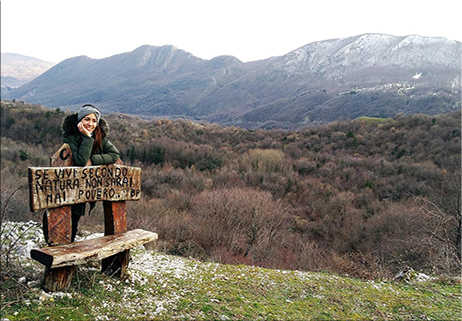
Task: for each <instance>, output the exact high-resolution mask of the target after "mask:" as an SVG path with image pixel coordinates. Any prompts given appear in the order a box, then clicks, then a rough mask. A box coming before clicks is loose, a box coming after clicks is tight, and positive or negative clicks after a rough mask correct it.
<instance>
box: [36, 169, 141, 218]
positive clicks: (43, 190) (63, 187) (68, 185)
mask: <svg viewBox="0 0 462 321" xmlns="http://www.w3.org/2000/svg"><path fill="white" fill-rule="evenodd" d="M29 192H30V198H29V199H30V210H31V211H32V212H33V211H37V210H41V209H45V208H53V207H59V206H64V205H72V204H77V203H85V202H93V201H129V200H139V199H140V198H141V168H139V167H130V166H124V165H116V164H112V165H101V166H85V167H29Z"/></svg>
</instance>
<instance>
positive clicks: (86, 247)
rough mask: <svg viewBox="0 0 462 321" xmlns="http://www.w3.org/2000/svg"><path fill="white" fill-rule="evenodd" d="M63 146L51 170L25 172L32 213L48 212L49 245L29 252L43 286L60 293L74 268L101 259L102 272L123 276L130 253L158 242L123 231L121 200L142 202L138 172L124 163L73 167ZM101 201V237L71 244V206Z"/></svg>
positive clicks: (137, 232)
mask: <svg viewBox="0 0 462 321" xmlns="http://www.w3.org/2000/svg"><path fill="white" fill-rule="evenodd" d="M72 164H73V161H72V152H71V150H70V148H69V146H68V145H67V144H63V145H62V146H61V148H60V149H59V150H58V151H57V152H56V153H55V154H54V155H53V156H52V157H51V160H50V165H51V167H42V168H40V167H30V168H29V193H30V198H29V199H30V210H31V211H37V210H41V209H46V211H45V214H44V216H43V232H44V236H45V241H46V242H47V244H48V245H49V247H46V248H43V249H34V250H31V257H32V258H33V259H35V260H37V261H38V262H40V263H42V264H44V265H45V276H44V279H43V283H42V287H43V288H44V289H45V290H46V291H60V290H63V289H65V288H67V287H68V286H69V285H70V282H71V280H72V277H73V275H74V272H75V269H76V266H77V265H80V264H84V263H87V262H91V261H95V260H102V264H101V268H102V272H104V273H106V274H109V275H115V276H119V277H121V276H123V275H124V274H125V273H126V270H127V267H128V262H129V253H130V252H129V251H130V248H133V247H135V246H137V245H141V244H146V243H150V242H153V241H155V240H157V234H156V233H153V232H149V231H144V230H141V229H137V230H133V231H127V210H126V204H125V201H130V200H139V199H140V198H141V169H140V168H137V167H129V166H124V165H122V162H121V161H118V162H117V163H116V164H113V165H102V166H86V167H72ZM92 201H103V208H104V234H105V236H103V237H100V238H96V239H92V240H86V241H79V242H74V243H71V231H72V226H71V225H72V213H71V205H73V204H77V203H84V202H92Z"/></svg>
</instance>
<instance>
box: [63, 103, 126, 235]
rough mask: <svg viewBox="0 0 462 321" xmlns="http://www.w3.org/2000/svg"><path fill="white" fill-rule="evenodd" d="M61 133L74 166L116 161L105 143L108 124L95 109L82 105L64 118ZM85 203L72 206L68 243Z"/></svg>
mask: <svg viewBox="0 0 462 321" xmlns="http://www.w3.org/2000/svg"><path fill="white" fill-rule="evenodd" d="M62 130H63V142H64V143H67V144H69V147H70V148H71V151H72V158H73V160H74V165H75V166H88V165H105V164H113V163H115V162H116V161H117V160H118V159H119V151H118V150H117V148H116V147H115V146H114V145H113V144H112V143H111V142H110V141H109V140H107V136H108V135H109V124H108V123H107V122H106V120H105V119H104V118H101V114H100V112H99V110H98V109H97V108H96V107H95V106H93V105H90V104H86V105H83V106H82V107H81V108H80V109H79V111H78V112H77V113H74V114H71V115H68V116H66V117H65V118H64V120H63V124H62ZM85 204H86V203H80V204H75V205H72V236H71V241H72V242H74V240H75V236H76V234H77V225H78V223H79V219H80V217H81V216H82V215H85V207H86V205H85ZM94 207H95V202H92V203H90V212H91V210H92V209H93V208H94Z"/></svg>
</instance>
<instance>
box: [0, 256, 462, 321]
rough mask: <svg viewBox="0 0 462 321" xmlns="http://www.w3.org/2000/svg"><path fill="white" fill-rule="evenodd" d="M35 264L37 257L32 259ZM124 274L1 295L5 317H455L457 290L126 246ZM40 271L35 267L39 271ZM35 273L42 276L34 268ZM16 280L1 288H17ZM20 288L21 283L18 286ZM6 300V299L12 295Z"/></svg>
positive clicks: (85, 273)
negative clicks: (16, 297)
mask: <svg viewBox="0 0 462 321" xmlns="http://www.w3.org/2000/svg"><path fill="white" fill-rule="evenodd" d="M33 263H34V264H35V262H33ZM130 264H131V265H130V270H129V271H130V272H129V275H128V276H127V277H126V278H124V279H122V280H119V279H115V278H110V277H107V276H104V275H101V274H100V273H99V272H98V270H97V269H96V268H91V267H85V268H84V267H80V268H79V272H78V274H77V277H74V280H73V284H72V287H71V288H70V289H69V290H67V291H66V292H65V293H54V294H48V293H45V292H43V291H42V290H40V289H39V288H37V287H35V288H32V289H31V290H28V291H27V292H24V294H23V297H22V298H21V300H20V301H19V302H13V303H12V304H9V305H8V306H7V304H8V303H9V300H8V299H9V298H8V296H7V298H6V299H4V302H3V303H4V305H5V306H4V309H3V310H2V312H3V315H2V317H7V318H8V319H9V320H63V319H65V320H172V319H175V320H176V319H178V320H458V319H460V316H461V313H460V303H461V287H460V283H459V284H456V285H448V284H446V285H444V284H440V283H438V282H435V281H427V282H421V283H413V284H406V283H398V282H392V281H388V282H385V281H384V282H382V281H367V280H360V279H355V278H349V277H344V276H337V275H332V274H325V273H310V272H299V271H281V270H268V269H263V268H258V267H250V266H232V265H220V264H216V263H203V262H199V261H195V260H191V259H185V258H180V257H175V256H167V255H163V254H158V253H157V254H156V253H152V252H150V251H145V250H143V249H136V250H134V251H132V261H131V263H130ZM38 270H40V269H38ZM39 274H40V273H39ZM13 279H14V278H11V279H9V281H6V282H3V284H2V292H3V293H5V292H4V291H5V290H6V289H7V288H8V287H10V291H11V290H13V289H14V287H17V286H19V285H18V284H17V283H16V280H13ZM22 286H23V287H25V285H22ZM10 299H12V298H10Z"/></svg>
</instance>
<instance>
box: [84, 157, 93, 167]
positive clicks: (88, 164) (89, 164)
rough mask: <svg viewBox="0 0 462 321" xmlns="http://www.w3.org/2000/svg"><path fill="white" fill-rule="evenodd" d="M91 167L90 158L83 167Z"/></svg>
mask: <svg viewBox="0 0 462 321" xmlns="http://www.w3.org/2000/svg"><path fill="white" fill-rule="evenodd" d="M91 165H92V163H91V158H90V159H89V160H88V162H87V164H86V165H85V166H91Z"/></svg>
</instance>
